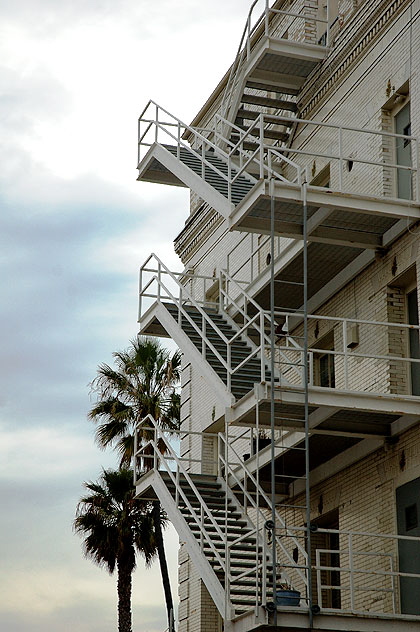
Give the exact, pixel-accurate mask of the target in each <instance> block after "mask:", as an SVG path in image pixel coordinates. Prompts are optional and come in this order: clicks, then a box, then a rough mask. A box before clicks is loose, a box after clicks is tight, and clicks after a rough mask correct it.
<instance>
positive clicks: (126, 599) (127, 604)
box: [117, 560, 132, 632]
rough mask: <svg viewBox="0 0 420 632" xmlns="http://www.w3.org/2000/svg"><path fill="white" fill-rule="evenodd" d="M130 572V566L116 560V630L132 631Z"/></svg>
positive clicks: (122, 631)
mask: <svg viewBox="0 0 420 632" xmlns="http://www.w3.org/2000/svg"><path fill="white" fill-rule="evenodd" d="M131 573H132V571H131V568H130V566H129V565H128V564H126V563H124V561H123V560H118V583H117V591H118V632H132V628H131Z"/></svg>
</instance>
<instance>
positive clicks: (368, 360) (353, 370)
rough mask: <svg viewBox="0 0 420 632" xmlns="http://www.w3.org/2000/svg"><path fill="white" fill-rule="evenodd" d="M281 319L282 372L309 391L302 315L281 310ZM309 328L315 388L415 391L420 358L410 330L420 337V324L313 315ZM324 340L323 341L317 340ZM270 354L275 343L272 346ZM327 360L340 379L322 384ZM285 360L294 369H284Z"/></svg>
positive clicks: (279, 364) (278, 315) (278, 360)
mask: <svg viewBox="0 0 420 632" xmlns="http://www.w3.org/2000/svg"><path fill="white" fill-rule="evenodd" d="M275 318H276V321H277V322H283V325H282V327H281V329H280V330H278V331H277V341H276V349H278V353H279V356H278V357H277V358H276V365H277V367H278V371H279V373H280V374H282V375H283V374H285V376H286V377H287V378H288V379H289V381H291V382H293V383H294V384H295V385H296V386H300V387H302V388H303V386H304V381H305V376H304V372H303V364H304V363H303V353H304V345H303V338H302V335H303V333H302V331H301V329H300V326H299V325H298V324H297V323H298V322H299V320H302V316H299V314H290V312H278V311H276V312H275ZM308 328H309V336H310V340H309V344H308V354H309V385H310V386H324V387H326V388H336V389H339V390H343V391H349V392H357V393H363V392H370V393H373V394H379V395H384V394H398V395H410V393H411V391H412V387H413V385H412V384H411V375H410V373H411V367H414V366H415V365H418V364H419V363H420V358H415V357H410V356H409V353H408V349H409V345H408V340H409V332H410V331H414V332H417V335H418V336H419V337H420V326H419V325H410V324H407V323H395V322H388V321H374V320H364V319H358V318H338V317H334V316H321V315H317V314H309V315H308ZM291 332H293V333H292V335H290V333H291ZM326 337H327V338H328V339H329V344H328V346H327V345H326V344H325V345H323V344H322V340H323V339H324V340H325V339H326ZM318 339H319V340H320V341H321V343H318V342H317V340H318ZM381 350H382V353H381V352H380V351H381ZM267 353H269V345H267V346H266V354H267ZM322 356H324V357H325V356H329V358H330V359H331V362H330V363H329V371H330V374H331V376H332V375H333V376H334V383H333V384H332V383H330V384H322V383H321V382H322V380H321V377H320V367H319V362H320V358H321V357H322ZM284 357H286V358H287V361H288V362H289V363H290V367H287V366H282V363H283V362H284V360H283V358H284ZM297 367H300V368H301V372H300V376H301V377H300V380H299V381H296V368H297ZM292 369H293V376H292V375H291V371H292ZM394 374H398V375H399V379H398V380H393V377H394ZM402 374H404V375H402ZM361 376H363V378H361Z"/></svg>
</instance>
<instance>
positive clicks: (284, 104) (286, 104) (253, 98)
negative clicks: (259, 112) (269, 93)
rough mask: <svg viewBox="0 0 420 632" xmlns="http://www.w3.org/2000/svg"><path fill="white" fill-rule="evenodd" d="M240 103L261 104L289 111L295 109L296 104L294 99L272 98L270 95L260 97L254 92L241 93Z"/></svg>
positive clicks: (294, 110)
mask: <svg viewBox="0 0 420 632" xmlns="http://www.w3.org/2000/svg"><path fill="white" fill-rule="evenodd" d="M242 103H248V104H250V105H261V106H263V107H268V108H274V109H275V110H288V111H289V112H296V111H297V105H296V103H295V102H294V101H285V100H284V99H273V98H272V97H261V96H258V95H256V94H246V93H245V94H243V95H242Z"/></svg>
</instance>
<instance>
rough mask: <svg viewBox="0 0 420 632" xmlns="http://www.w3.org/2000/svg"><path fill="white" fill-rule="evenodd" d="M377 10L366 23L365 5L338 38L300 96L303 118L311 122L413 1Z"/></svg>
mask: <svg viewBox="0 0 420 632" xmlns="http://www.w3.org/2000/svg"><path fill="white" fill-rule="evenodd" d="M375 4H377V6H376V8H375V9H374V10H373V11H372V13H371V14H370V17H368V18H367V19H366V15H365V14H366V13H367V12H369V9H370V7H371V5H372V3H370V6H369V5H367V4H365V5H363V6H362V7H361V8H360V9H359V11H358V12H357V13H355V14H354V15H353V16H352V17H351V18H350V20H349V23H348V27H347V28H345V29H343V31H341V32H340V34H339V35H338V37H337V40H336V42H335V46H334V48H333V50H332V51H331V53H330V54H329V56H328V57H327V59H326V60H325V61H324V62H323V64H322V65H321V67H320V68H319V69H318V71H317V74H315V75H312V77H311V78H310V80H309V82H308V84H307V87H306V88H304V89H303V91H302V93H301V95H300V99H299V100H300V103H299V105H300V108H299V109H300V111H301V114H300V116H301V117H302V118H311V117H310V116H309V114H310V112H311V111H312V110H313V109H314V108H316V106H317V105H318V104H319V102H320V101H323V100H324V99H325V97H326V96H328V94H329V93H330V92H331V91H332V89H333V88H334V87H336V85H337V82H338V81H342V80H343V78H344V77H345V76H346V75H347V74H349V72H350V71H351V70H352V69H353V66H354V65H355V63H356V62H359V61H360V58H361V56H362V55H365V54H366V52H367V51H368V50H369V48H370V47H371V46H372V45H373V44H374V42H375V40H376V39H377V38H378V37H379V36H380V35H381V34H382V33H383V31H384V30H385V29H388V28H389V24H390V22H391V21H393V20H395V19H396V18H397V17H398V15H399V14H400V13H401V11H402V10H403V9H404V8H405V7H406V6H408V5H409V4H410V0H392V1H391V2H390V1H389V0H380V1H379V2H376V3H375Z"/></svg>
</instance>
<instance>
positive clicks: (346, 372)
mask: <svg viewBox="0 0 420 632" xmlns="http://www.w3.org/2000/svg"><path fill="white" fill-rule="evenodd" d="M343 351H344V388H345V389H346V391H347V390H348V388H349V358H348V347H347V320H346V319H344V320H343ZM333 362H334V356H333Z"/></svg>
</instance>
